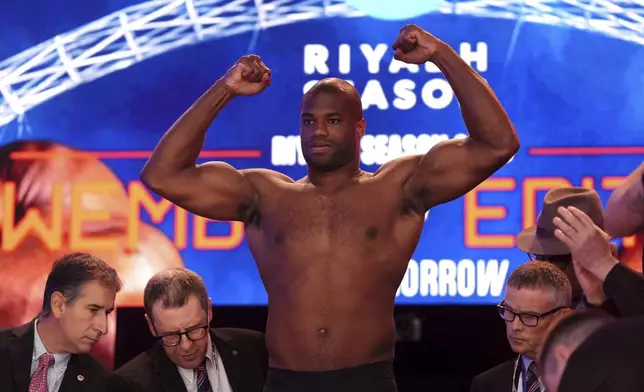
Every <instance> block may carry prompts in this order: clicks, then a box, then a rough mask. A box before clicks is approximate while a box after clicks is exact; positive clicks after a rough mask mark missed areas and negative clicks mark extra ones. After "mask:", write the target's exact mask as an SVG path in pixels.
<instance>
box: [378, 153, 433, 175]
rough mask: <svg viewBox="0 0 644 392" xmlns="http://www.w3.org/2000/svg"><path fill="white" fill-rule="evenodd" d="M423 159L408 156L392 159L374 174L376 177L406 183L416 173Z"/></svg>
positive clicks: (417, 156)
mask: <svg viewBox="0 0 644 392" xmlns="http://www.w3.org/2000/svg"><path fill="white" fill-rule="evenodd" d="M422 157H423V156H422V155H407V156H403V157H400V158H396V159H392V160H391V161H389V162H387V163H385V164H383V165H382V166H380V168H379V169H378V170H377V171H376V172H375V173H374V177H384V176H386V177H392V178H394V179H399V180H401V181H405V180H407V179H408V178H409V177H410V176H411V175H412V174H413V173H414V171H415V170H416V167H418V164H419V163H420V160H421V159H422Z"/></svg>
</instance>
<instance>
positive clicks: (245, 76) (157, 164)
mask: <svg viewBox="0 0 644 392" xmlns="http://www.w3.org/2000/svg"><path fill="white" fill-rule="evenodd" d="M270 75H271V71H270V70H269V69H268V68H267V67H266V66H265V65H264V64H263V63H262V61H261V59H260V58H259V57H258V56H254V55H251V56H245V57H242V58H241V59H240V60H239V61H238V62H237V63H235V65H233V66H232V67H231V68H230V69H229V70H228V72H227V73H226V75H225V76H224V77H223V78H221V79H220V80H218V81H217V82H216V83H215V84H214V85H213V86H212V87H211V88H209V89H208V91H206V93H204V94H203V95H202V96H201V97H200V98H199V99H198V100H197V101H196V102H195V103H194V104H193V105H192V106H191V107H190V108H189V109H188V110H187V111H186V112H185V113H184V114H183V115H182V116H181V117H180V118H179V119H178V120H177V121H176V122H175V123H174V124H173V125H172V127H170V129H169V130H168V131H167V132H166V134H165V135H163V137H162V138H161V141H159V143H158V144H157V146H156V147H155V148H154V151H153V152H152V156H151V157H150V159H149V160H148V161H147V163H146V164H145V166H144V168H143V171H142V172H141V181H142V182H143V183H144V184H145V185H146V186H147V187H148V188H150V189H151V190H153V191H154V192H156V193H158V194H159V195H160V196H163V197H164V198H166V199H167V200H169V201H171V202H172V203H174V204H176V205H178V206H180V207H182V208H184V209H186V210H188V211H190V212H192V213H195V214H198V215H201V216H204V217H207V218H210V219H216V220H224V221H232V220H235V221H246V220H247V219H248V217H249V214H251V213H252V211H253V208H255V206H256V204H257V199H258V196H257V193H256V191H255V190H254V189H253V187H252V185H251V184H250V183H249V182H248V181H247V180H246V177H245V176H244V174H243V173H242V172H240V171H238V170H236V169H235V168H233V167H232V166H230V165H229V164H227V163H225V162H208V163H204V164H201V165H197V164H196V162H197V159H198V157H199V153H200V151H201V148H202V146H203V142H204V138H205V136H206V131H207V129H208V127H209V126H210V124H211V123H212V122H213V120H214V119H215V117H216V116H217V114H219V112H220V111H221V110H222V109H223V108H224V106H226V104H228V102H230V101H231V100H232V99H233V98H234V97H235V96H238V95H254V94H257V93H259V92H261V91H262V90H264V88H266V86H268V85H269V84H270Z"/></svg>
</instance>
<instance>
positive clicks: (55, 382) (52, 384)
mask: <svg viewBox="0 0 644 392" xmlns="http://www.w3.org/2000/svg"><path fill="white" fill-rule="evenodd" d="M46 352H47V349H46V348H45V345H44V344H43V342H42V340H41V339H40V335H39V334H38V319H36V321H34V351H33V352H32V354H31V373H30V377H31V376H33V375H34V373H35V372H36V369H38V361H39V360H40V356H41V355H43V354H45V353H46ZM52 355H53V356H54V361H55V362H54V366H51V367H49V369H48V370H47V389H48V390H49V392H58V390H59V389H60V384H62V382H63V376H64V375H65V370H67V363H68V362H69V358H70V357H71V355H70V354H69V353H65V354H52Z"/></svg>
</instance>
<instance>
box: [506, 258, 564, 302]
mask: <svg viewBox="0 0 644 392" xmlns="http://www.w3.org/2000/svg"><path fill="white" fill-rule="evenodd" d="M507 286H508V287H512V288H514V289H523V288H526V289H533V290H535V289H536V290H545V291H551V292H552V293H553V294H554V297H555V302H556V305H557V306H564V307H570V306H571V305H572V286H571V285H570V280H568V278H567V277H566V274H565V273H563V271H561V270H560V269H559V268H557V267H556V266H554V265H552V263H549V262H547V261H529V262H527V263H525V264H522V265H520V266H519V267H518V268H517V269H515V270H514V271H512V273H511V274H510V277H509V278H508V284H507Z"/></svg>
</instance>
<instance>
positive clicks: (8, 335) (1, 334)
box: [0, 328, 16, 345]
mask: <svg viewBox="0 0 644 392" xmlns="http://www.w3.org/2000/svg"><path fill="white" fill-rule="evenodd" d="M15 337H16V335H15V334H14V333H13V329H12V328H2V329H0V345H1V344H3V343H5V342H7V341H8V340H10V339H13V338H15Z"/></svg>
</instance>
